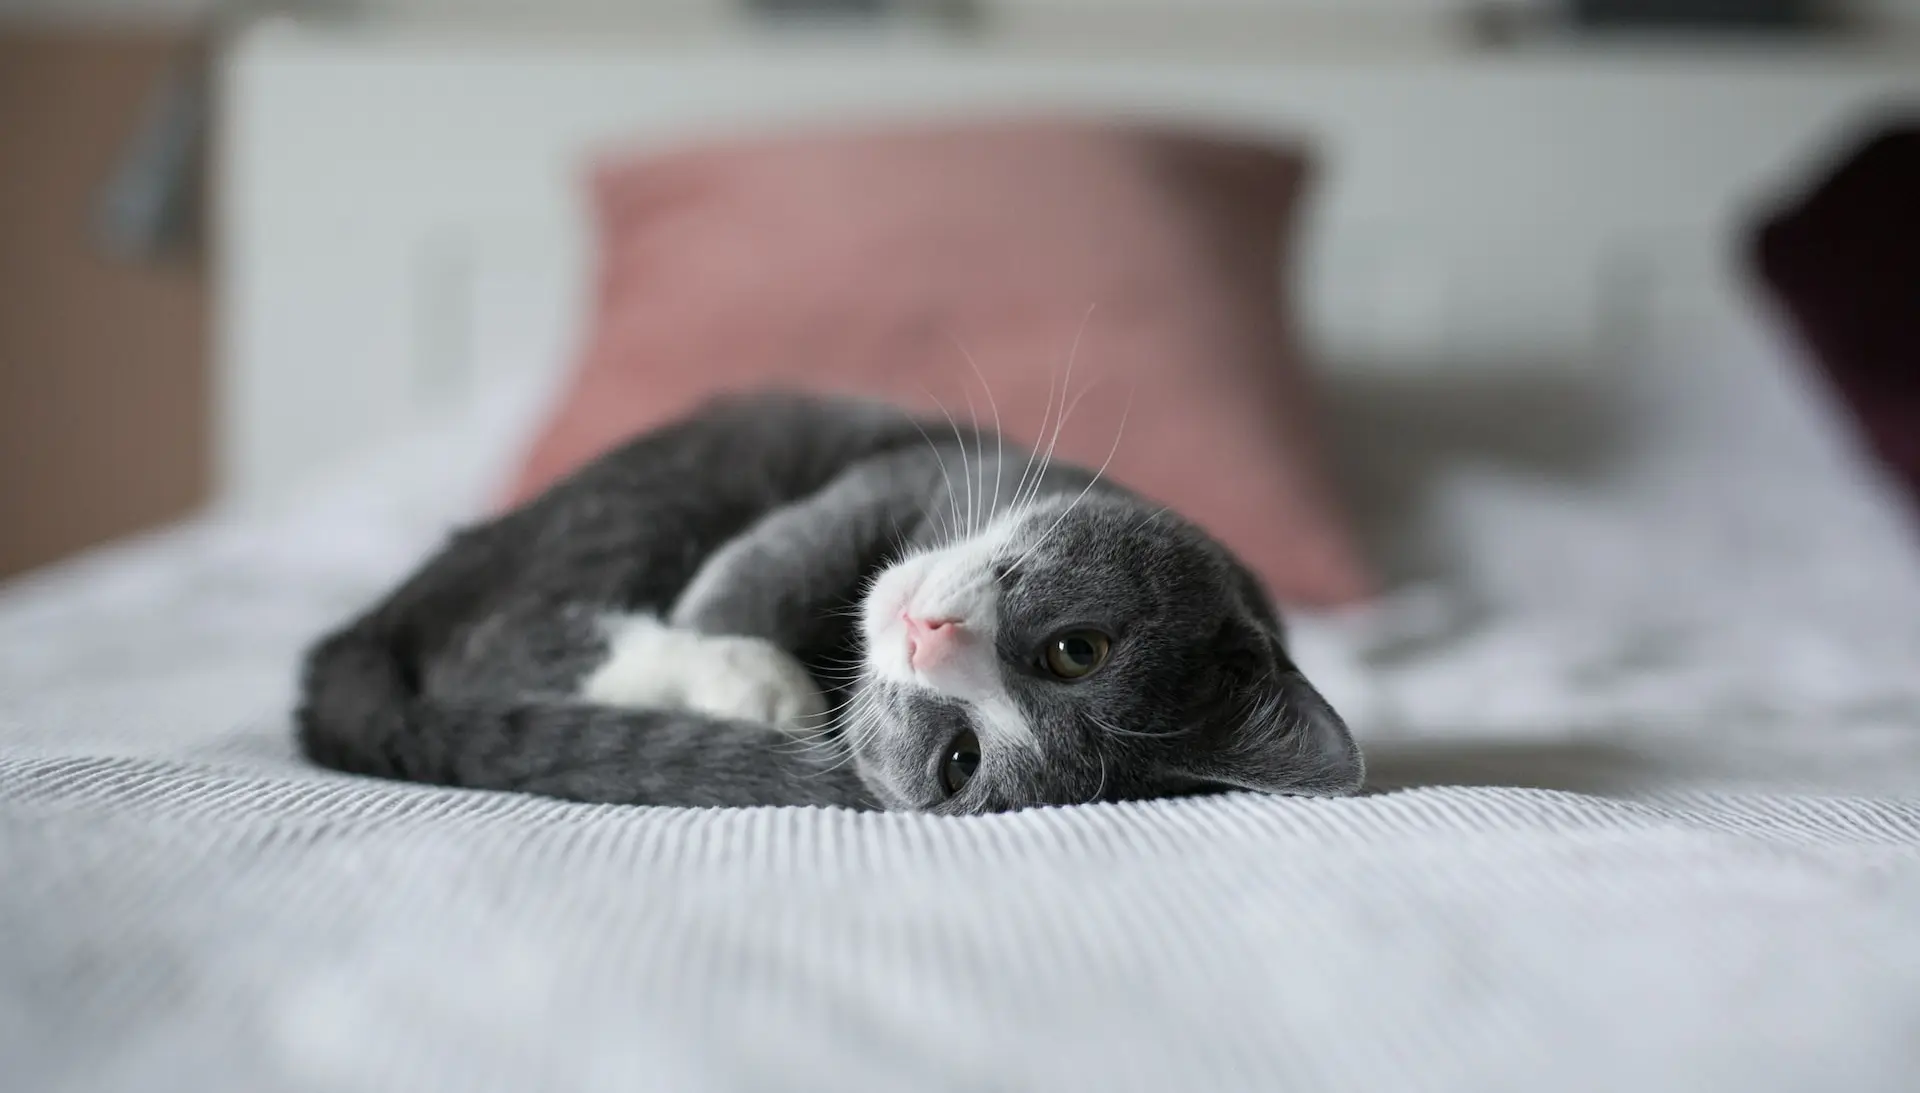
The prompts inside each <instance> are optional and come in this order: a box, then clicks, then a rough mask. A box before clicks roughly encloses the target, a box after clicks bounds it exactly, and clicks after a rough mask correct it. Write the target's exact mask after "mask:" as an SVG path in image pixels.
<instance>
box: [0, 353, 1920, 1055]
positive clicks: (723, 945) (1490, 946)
mask: <svg viewBox="0 0 1920 1093" xmlns="http://www.w3.org/2000/svg"><path fill="white" fill-rule="evenodd" d="M1782 361H1783V356H1782V354H1781V352H1780V350H1779V348H1778V347H1777V346H1776V345H1775V344H1774V343H1773V341H1772V340H1771V339H1770V337H1768V336H1767V335H1766V333H1765V332H1764V331H1761V330H1758V329H1755V328H1748V327H1739V328H1734V329H1720V330H1714V331H1705V332H1695V333H1693V334H1678V333H1676V334H1675V335H1674V336H1672V337H1669V338H1666V339H1664V340H1663V341H1662V343H1661V344H1660V345H1658V346H1654V347H1652V348H1651V349H1649V350H1648V351H1647V352H1645V353H1643V354H1640V355H1638V356H1637V357H1636V358H1635V360H1634V361H1633V362H1632V363H1631V367H1628V368H1626V369H1625V371H1624V372H1622V373H1620V375H1621V376H1623V377H1625V378H1617V379H1616V381H1615V382H1613V383H1611V384H1610V385H1609V387H1608V389H1607V391H1606V392H1605V394H1606V399H1605V401H1606V403H1607V405H1608V407H1609V408H1610V409H1609V410H1608V411H1607V413H1606V415H1604V416H1608V417H1610V418H1611V419H1612V420H1614V421H1615V422H1616V426H1615V428H1614V429H1613V430H1612V431H1611V433H1610V434H1609V436H1608V438H1607V439H1606V441H1605V442H1604V443H1598V444H1595V445H1589V446H1588V447H1589V448H1590V449H1591V450H1590V451H1588V453H1587V454H1586V455H1585V456H1583V457H1582V458H1580V459H1578V460H1573V461H1571V462H1569V461H1567V460H1564V459H1558V458H1557V457H1556V458H1544V459H1542V460H1535V461H1529V459H1527V458H1525V457H1524V453H1525V452H1527V451H1535V450H1538V451H1548V450H1555V449H1556V448H1557V447H1565V445H1560V444H1559V443H1558V441H1559V440H1564V439H1566V437H1564V436H1558V437H1557V434H1559V433H1561V432H1563V431H1564V432H1567V434H1568V435H1569V436H1571V435H1573V434H1575V433H1579V432H1580V430H1579V429H1577V428H1574V426H1572V425H1567V424H1565V423H1562V422H1561V421H1560V420H1559V419H1557V418H1555V417H1553V416H1552V415H1550V414H1545V413H1541V414H1536V415H1533V416H1530V417H1522V418H1517V419H1516V418H1511V417H1510V418H1508V419H1507V424H1508V425H1509V426H1510V427H1511V428H1512V429H1513V430H1514V431H1515V432H1516V433H1517V434H1520V433H1529V432H1531V433H1533V434H1538V436H1536V437H1535V439H1539V438H1540V437H1544V438H1545V441H1546V442H1545V443H1544V445H1543V446H1542V445H1536V446H1534V447H1529V443H1531V442H1529V443H1521V444H1517V445H1516V446H1510V447H1508V448H1506V449H1494V448H1484V447H1483V448H1481V449H1479V454H1477V455H1474V454H1462V453H1460V452H1458V451H1456V452H1455V453H1454V454H1453V456H1451V457H1448V458H1445V459H1441V458H1430V459H1427V461H1425V462H1423V463H1422V464H1420V465H1419V466H1417V467H1414V468H1413V469H1414V470H1416V471H1417V472H1418V477H1420V478H1421V479H1422V481H1423V484H1424V485H1423V490H1422V492H1421V493H1420V494H1419V499H1418V503H1417V504H1413V503H1412V502H1410V501H1408V500H1407V498H1404V497H1402V498H1398V499H1395V500H1394V501H1393V503H1392V504H1391V505H1389V506H1388V508H1389V509H1390V510H1391V511H1388V512H1386V513H1384V516H1386V517H1392V518H1396V519H1400V520H1402V522H1404V523H1406V524H1408V526H1410V527H1414V528H1418V529H1420V533H1419V534H1418V535H1417V536H1410V537H1407V538H1405V540H1404V542H1403V544H1402V545H1403V546H1406V545H1408V544H1411V545H1412V546H1415V547H1417V548H1418V549H1415V550H1412V551H1410V553H1411V554H1415V555H1418V556H1419V557H1420V558H1422V559H1424V561H1425V564H1426V565H1427V567H1428V568H1429V569H1430V570H1431V571H1432V574H1433V576H1432V577H1431V579H1429V580H1426V581H1423V582H1418V583H1416V584H1414V585H1413V586H1412V587H1410V588H1409V589H1407V590H1405V591H1403V592H1400V593H1397V594H1396V595H1394V596H1392V597H1390V598H1388V599H1387V600H1386V601H1384V602H1383V603H1382V604H1381V605H1379V606H1378V607H1377V608H1374V609H1372V610H1370V611H1368V612H1365V613H1361V614H1355V615H1352V616H1348V617H1342V618H1326V619H1307V620H1301V621H1300V622H1299V624H1298V626H1297V633H1296V642H1297V644H1298V647H1299V649H1298V651H1299V655H1300V659H1301V660H1302V662H1303V664H1304V665H1305V666H1306V667H1307V669H1308V671H1309V673H1310V674H1311V675H1314V676H1315V677H1316V678H1318V679H1319V680H1320V681H1321V682H1322V683H1323V685H1324V687H1325V689H1326V690H1327V691H1328V692H1329V693H1330V695H1331V696H1332V697H1333V698H1334V699H1335V701H1336V704H1338V705H1340V706H1342V708H1343V709H1344V710H1345V711H1346V712H1347V713H1348V714H1349V716H1350V719H1351V720H1353V721H1354V723H1355V724H1356V726H1357V727H1358V728H1359V730H1360V731H1361V733H1362V735H1363V737H1364V738H1365V739H1366V741H1367V743H1368V745H1369V748H1370V755H1371V757H1372V759H1373V764H1374V772H1375V782H1376V784H1377V785H1379V786H1381V787H1383V788H1388V789H1392V791H1391V792H1383V793H1378V794H1375V795H1371V796H1367V797H1363V798H1359V799H1353V800H1343V801H1303V800H1266V799H1257V798H1251V797H1224V798H1219V799H1208V800H1191V801H1181V802H1160V803H1148V804H1137V805H1126V806H1094V807H1089V808H1081V809H1067V810H1043V811H1037V812H1032V813H1025V814H1018V815H1011V816H1000V817H983V818H975V819H968V820H959V821H954V820H933V819H928V818H923V817H911V816H879V815H872V816H863V815H852V814H844V813H837V812H827V811H806V810H801V811H786V810H746V811H739V812H706V813H702V812H685V811H676V810H657V809H623V808H603V807H586V806H577V805H570V804H564V803H559V802H550V801H543V800H538V799H533V798H523V797H516V796H512V795H496V794H484V793H472V792H464V791H454V790H442V789H435V788H428V787H417V786H404V785H395V784H384V783H378V782H371V781H365V780H358V779H350V778H344V777H341V776H336V775H332V774H328V773H324V772H318V771H314V770H311V769H308V768H306V767H305V766H303V765H302V764H301V763H300V762H299V761H298V760H297V758H296V756H295V755H294V753H293V750H292V748H291V746H290V743H289V738H288V727H287V717H286V710H287V709H288V706H289V702H290V696H291V693H292V670H293V665H294V660H295V657H296V654H297V651H298V649H299V647H300V646H301V644H302V643H303V642H304V641H306V640H307V639H309V638H310V637H311V636H312V635H313V634H315V633H316V632H318V631H319V630H320V629H322V628H323V627H325V626H327V625H329V624H331V623H332V622H334V621H335V620H336V619H338V618H339V617H341V616H343V615H344V614H346V613H348V612H349V611H352V610H354V609H356V608H358V607H359V606H361V605H362V604H363V603H364V602H365V601H366V600H367V599H368V598H369V597H370V596H372V595H374V594H376V593H377V592H378V591H379V590H380V589H381V588H382V587H383V586H385V585H386V584H387V583H389V582H390V581H391V580H393V579H394V578H396V577H397V576H398V575H399V574H400V573H401V572H402V571H403V570H404V569H405V568H406V567H407V566H408V565H410V564H412V562H413V561H414V560H415V559H416V558H417V556H418V555H419V554H420V552H422V551H423V550H424V549H426V548H427V546H429V545H430V544H431V543H432V542H433V540H434V539H435V538H436V537H437V536H438V535H439V534H441V533H442V532H443V531H444V529H445V528H446V527H447V526H448V525H449V524H450V523H451V522H453V521H455V520H457V519H458V518H459V517H460V516H461V515H462V514H463V513H467V512H471V511H473V509H474V508H475V506H476V505H477V504H478V503H479V502H480V500H481V499H482V498H483V497H484V496H485V490H486V485H487V483H488V482H490V481H493V480H495V477H496V476H497V474H498V472H499V470H500V468H501V466H502V464H503V462H504V460H505V458H506V457H507V456H508V455H509V454H510V453H511V451H512V449H513V448H514V446H515V444H516V442H517V440H518V438H519V437H520V436H521V435H522V433H523V431H524V429H525V426H526V423H527V420H528V417H529V407H531V406H533V405H534V404H535V403H536V402H537V399H536V398H533V397H530V394H529V392H525V391H501V392H497V393H496V397H495V398H493V399H492V400H490V401H488V402H487V403H485V404H484V405H483V406H481V407H479V408H477V409H476V410H475V411H474V412H472V413H470V414H464V415H462V416H461V417H460V418H459V419H458V420H454V421H449V422H448V423H447V426H446V428H445V429H444V430H442V431H440V432H439V433H437V434H434V435H427V436H421V437H417V438H414V439H412V440H410V441H409V442H407V443H406V444H403V445H397V446H395V447H394V448H392V449H388V450H383V451H381V452H377V453H372V454H370V455H369V457H368V459H367V461H366V463H365V464H364V465H362V466H360V467H358V468H355V469H352V470H350V471H348V472H346V473H343V475H342V476H341V477H340V478H339V480H337V481H335V482H333V483H331V484H329V485H328V486H327V487H326V488H324V489H319V490H316V491H315V492H314V493H313V494H311V495H309V496H304V497H301V498H298V499H291V500H290V501H289V502H288V504H287V505H286V506H285V507H284V508H283V509H281V510H280V511H276V512H255V513H248V514H239V513H229V514H222V515H218V516H214V517H210V518H208V519H205V520H203V521H199V522H197V523H195V524H192V525H189V526H187V527H184V528H180V529H176V530H172V531H169V532H166V533H163V534H160V535H157V536H153V537H151V538H149V539H147V540H145V541H143V542H139V543H135V544H130V545H127V546H123V547H118V548H114V549H111V550H108V551H104V552H101V553H99V554H97V555H95V556H93V557H90V558H88V559H85V560H82V561H81V562H78V563H76V564H73V565H70V566H66V567H63V568H62V569H60V570H57V571H55V572H52V573H49V574H46V575H44V576H41V577H37V578H34V579H32V580H29V581H25V582H20V583H18V584H16V585H15V586H13V587H11V588H9V589H7V590H6V591H5V592H4V594H0V876H4V877H5V878H6V883H5V884H4V886H0V1059H5V1060H6V1064H5V1067H6V1072H7V1073H8V1076H9V1077H8V1080H7V1083H6V1084H7V1087H8V1088H19V1089H93V1088H103V1089H104V1088H140V1089H174V1088H179V1089H194V1090H217V1089H235V1090H266V1089H298V1090H309V1089H316V1090H317V1089H405V1090H431V1089H448V1090H462V1091H465V1090H481V1089H493V1088H499V1089H512V1090H526V1089H544V1088H554V1089H600V1088H607V1089H633V1088H661V1089H666V1088H673V1089H759V1088H803V1089H823V1090H829V1089H830V1090H850V1089H862V1088H876V1089H894V1088H952V1089H1059V1088H1068V1087H1087V1088H1095V1087H1097V1088H1105V1089H1122V1088H1141V1089H1166V1088H1175V1087H1180V1088H1188V1087H1196V1088H1231V1089H1275V1088H1309V1089H1315V1090H1341V1089H1363V1088H1367V1089H1371V1088H1395V1089H1413V1088H1430V1089H1460V1090H1489V1089H1503V1088H1515V1089H1518V1088H1529V1089H1532V1088H1558V1089H1619V1088H1625V1087H1628V1086H1629V1085H1630V1084H1631V1085H1637V1086H1639V1087H1642V1088H1658V1089H1680V1088H1689V1089H1699V1088H1714V1089H1719V1088H1726V1089H1735V1088H1737V1089H1741V1090H1743V1091H1751V1090H1756V1089H1795V1088H1814V1087H1818V1088H1847V1089H1856V1090H1864V1089H1896V1088H1911V1083H1912V1080H1913V1077H1912V1076H1913V1075H1914V1074H1916V1073H1920V671H1916V670H1915V669H1916V667H1917V666H1920V555H1917V554H1916V551H1915V549H1914V545H1913V541H1912V535H1911V530H1912V529H1911V528H1910V527H1909V526H1908V525H1907V524H1906V523H1905V521H1904V519H1903V517H1902V516H1901V515H1900V512H1901V510H1900V508H1899V507H1898V505H1897V504H1896V503H1895V502H1894V500H1893V499H1892V498H1891V497H1890V496H1889V494H1888V492H1887V491H1886V490H1885V488H1884V487H1883V486H1882V485H1881V484H1880V483H1879V482H1878V481H1877V480H1876V479H1875V478H1874V477H1873V476H1872V475H1870V474H1868V473H1866V472H1864V471H1863V470H1862V468H1861V465H1860V464H1859V462H1858V461H1857V460H1856V458H1855V457H1854V455H1853V453H1852V451H1851V446H1850V444H1849V442H1848V441H1847V440H1846V439H1845V438H1844V435H1843V433H1842V431H1841V429H1840V428H1839V427H1838V426H1837V424H1836V422H1835V420H1834V419H1833V418H1832V416H1831V415H1830V414H1829V413H1828V412H1827V411H1826V410H1825V409H1824V404H1823V400H1822V398H1821V396H1820V392H1819V390H1818V389H1817V387H1816V386H1815V385H1814V384H1812V383H1811V382H1809V381H1807V380H1804V379H1802V378H1799V377H1798V375H1797V373H1795V372H1794V370H1793V369H1791V368H1790V367H1784V366H1783V364H1782ZM1494 408H1495V409H1497V407H1494ZM1488 409H1489V406H1487V405H1482V406H1480V407H1478V410H1479V411H1482V412H1484V411H1486V410H1488ZM1360 416H1362V417H1364V416H1365V413H1364V412H1363V413H1361V415H1360ZM1436 416H1439V415H1437V414H1436ZM1576 416H1579V415H1576ZM1360 435H1361V436H1362V438H1363V440H1362V442H1361V443H1359V444H1356V445H1353V447H1356V448H1357V449H1359V450H1358V453H1357V454H1358V457H1359V462H1360V463H1362V464H1365V463H1367V462H1369V460H1374V461H1376V462H1378V461H1385V462H1391V461H1392V458H1397V457H1394V456H1390V455H1389V454H1387V453H1383V452H1382V451H1371V452H1370V451H1368V444H1367V443H1366V442H1364V437H1365V434H1360ZM1556 437H1557V439H1556ZM1523 439H1524V438H1523ZM1438 450H1439V449H1438V448H1436V449H1435V451H1438ZM1515 452H1521V453H1523V454H1522V455H1521V456H1516V455H1515V454H1514V453H1515ZM1502 453H1504V454H1502ZM1428 454H1429V455H1431V453H1428ZM1402 455H1404V453H1402ZM1423 458H1425V457H1423ZM1407 469H1408V468H1407V467H1406V466H1404V465H1403V466H1401V467H1400V470H1399V472H1392V471H1391V468H1389V469H1387V470H1383V469H1382V468H1381V467H1378V466H1375V467H1367V466H1361V467H1359V468H1358V469H1357V471H1356V474H1357V475H1358V476H1359V477H1360V478H1361V479H1365V478H1367V476H1368V475H1369V474H1371V475H1374V476H1375V477H1378V476H1379V475H1382V474H1390V473H1401V474H1402V477H1403V478H1404V476H1405V472H1406V471H1407ZM1375 515H1382V514H1375ZM1436 560H1437V564H1436ZM1393 787H1403V788H1393Z"/></svg>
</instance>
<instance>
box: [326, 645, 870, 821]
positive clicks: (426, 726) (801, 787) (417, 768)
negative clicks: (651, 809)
mask: <svg viewBox="0 0 1920 1093" xmlns="http://www.w3.org/2000/svg"><path fill="white" fill-rule="evenodd" d="M295 716H296V720H297V722H298V735H299V740H300V747H301V749H302V750H303V751H304V752H305V753H306V754H307V756H308V757H309V758H311V759H312V760H313V761H314V762H316V763H319V764H321V765H323V766H327V767H332V768H334V769H335V770H343V771H347V772H350V773H354V774H368V775H373V776H376V777H381V778H398V779H404V780H407V781H413V782H429V783H433V784H436V785H447V786H464V787H467V788H471V789H500V790H518V791H521V792H526V793H540V794H545V795H548V796H552V797H563V798H567V799H569V800H576V801H594V802H608V803H618V804H655V805H688V806H729V805H738V806H745V805H842V806H846V807H852V808H870V807H873V800H872V797H871V795H870V794H869V793H868V792H867V790H866V787H865V786H864V785H863V784H862V783H861V782H860V780H859V778H858V776H857V775H856V774H855V773H854V771H853V770H852V767H851V764H850V763H848V762H845V761H844V758H845V757H844V753H843V752H842V751H841V749H840V748H839V746H838V745H837V743H836V742H833V741H829V740H818V741H812V740H808V741H803V740H796V739H795V738H793V737H791V736H788V735H786V734H784V733H782V732H780V731H779V730H777V729H775V728H773V727H772V726H769V725H764V724H760V723H757V722H751V721H724V720H719V719H715V718H710V717H707V716H704V715H702V714H698V713H693V712H689V711H685V710H667V709H659V710H651V709H627V708H623V707H614V706H604V705H598V704H594V703H590V702H580V701H574V700H570V699H564V698H554V699H541V698H532V699H511V700H509V699H500V700H495V699H484V698H482V699H473V700H465V699H462V700H456V701H448V700H446V699H442V698H438V697H432V696H426V695H422V694H421V693H420V691H419V687H418V685H417V682H416V681H415V680H414V679H413V678H411V674H410V672H409V671H408V665H407V661H406V660H405V658H404V657H403V655H402V654H401V651H400V650H398V649H397V648H395V647H393V646H392V645H391V644H389V643H387V642H385V641H382V640H381V639H380V638H379V636H378V635H376V634H373V633H370V632H368V629H366V628H363V627H353V628H349V629H347V630H344V631H341V632H340V633H338V634H335V635H333V636H332V637H330V638H328V639H327V640H325V641H323V642H322V643H320V644H319V645H318V646H316V647H315V648H314V649H313V651H312V652H311V653H310V654H309V655H308V657H307V662H306V669H305V674H304V677H303V679H302V684H301V703H300V708H299V711H298V713H297V714H296V715H295Z"/></svg>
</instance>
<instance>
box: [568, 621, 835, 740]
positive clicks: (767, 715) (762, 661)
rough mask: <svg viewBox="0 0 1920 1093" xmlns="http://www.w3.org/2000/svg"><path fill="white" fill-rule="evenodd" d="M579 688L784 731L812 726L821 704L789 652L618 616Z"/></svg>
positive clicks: (621, 702) (598, 697)
mask: <svg viewBox="0 0 1920 1093" xmlns="http://www.w3.org/2000/svg"><path fill="white" fill-rule="evenodd" d="M607 645H608V648H607V658H606V660H605V661H604V662H602V663H601V665H600V667H599V668H597V669H595V670H594V672H593V673H592V674H591V675H589V676H588V677H587V679H586V681H585V683H584V684H583V685H582V687H581V695H582V697H584V698H586V699H588V700H590V701H593V702H599V703H603V704H606V705H609V706H630V707H641V708H651V709H659V708H667V709H683V710H693V711H696V712H699V713H704V714H707V715H708V716H710V717H717V718H725V719H729V720H744V721H764V722H768V723H770V724H773V725H777V726H779V727H781V728H785V729H790V730H807V729H813V728H817V727H819V723H820V721H821V720H822V719H823V718H824V715H825V713H826V703H825V702H824V701H823V700H822V698H821V696H820V692H819V690H818V689H817V688H816V687H815V685H814V682H813V677H812V676H811V675H809V674H807V670H806V669H805V668H803V667H801V665H800V662H799V661H798V660H795V659H794V658H793V656H792V655H791V654H789V653H788V652H787V651H786V650H784V649H781V648H780V647H779V646H777V645H774V644H773V643H772V642H768V641H762V640H761V639H759V638H747V637H733V636H724V635H712V634H702V633H699V632H697V631H693V630H680V629H675V628H672V627H668V626H664V625H662V624H661V623H660V622H659V621H658V620H655V619H651V618H637V619H630V620H623V621H622V622H621V623H620V624H618V625H617V626H616V627H614V628H613V629H612V631H611V632H610V633H609V636H608V642H607Z"/></svg>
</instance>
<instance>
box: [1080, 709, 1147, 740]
mask: <svg viewBox="0 0 1920 1093" xmlns="http://www.w3.org/2000/svg"><path fill="white" fill-rule="evenodd" d="M1087 720H1089V721H1092V722H1093V724H1094V726H1095V727H1096V728H1098V729H1099V730H1100V731H1101V732H1104V733H1106V734H1107V735H1109V736H1118V737H1122V738H1126V739H1135V740H1159V739H1161V738H1162V737H1161V734H1160V733H1155V732H1141V731H1140V730H1138V729H1123V728H1121V727H1120V726H1118V725H1115V724H1114V723H1113V722H1111V721H1108V720H1106V719H1105V718H1102V717H1099V716H1097V715H1095V714H1088V715H1087Z"/></svg>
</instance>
